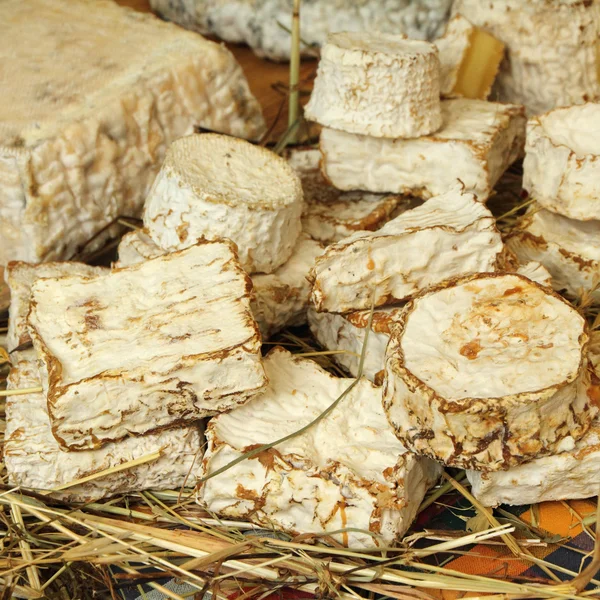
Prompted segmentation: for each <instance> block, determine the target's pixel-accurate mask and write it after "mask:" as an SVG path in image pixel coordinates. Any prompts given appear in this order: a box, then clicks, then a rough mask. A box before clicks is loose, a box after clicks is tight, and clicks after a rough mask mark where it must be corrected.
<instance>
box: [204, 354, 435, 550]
mask: <svg viewBox="0 0 600 600" xmlns="http://www.w3.org/2000/svg"><path fill="white" fill-rule="evenodd" d="M265 370H266V372H267V376H268V378H269V386H268V388H267V389H266V390H265V392H264V393H263V394H261V395H260V396H258V397H257V398H256V399H255V400H254V401H253V402H252V403H251V404H250V405H248V406H247V407H241V408H240V409H236V410H233V411H231V412H229V413H227V414H224V415H220V416H219V417H216V418H214V419H212V420H211V421H210V423H209V425H208V427H207V440H208V446H207V451H206V454H205V457H204V460H203V462H202V469H201V472H200V476H204V475H208V474H210V473H212V472H214V471H215V470H216V469H218V468H220V467H222V466H224V465H225V464H227V463H229V462H230V461H232V460H234V459H236V458H239V457H240V456H241V455H242V454H243V453H244V452H245V451H247V450H249V449H251V448H255V447H256V446H257V445H259V444H265V443H269V442H273V441H275V440H276V439H279V438H281V437H283V436H284V435H287V434H290V433H292V432H294V431H297V430H299V429H300V428H301V427H303V426H304V425H307V424H308V423H309V422H311V421H312V420H313V419H314V418H315V417H317V416H318V415H319V414H321V413H322V412H323V411H324V410H325V409H326V408H327V407H328V406H329V405H331V404H332V403H333V402H334V401H335V400H336V399H337V398H338V397H339V396H340V395H341V394H342V393H343V392H344V390H346V389H347V388H348V386H349V385H350V384H351V383H352V380H351V379H341V378H337V377H333V376H332V375H330V374H329V373H327V372H326V371H324V370H323V369H321V368H320V367H319V366H318V365H317V364H316V363H314V362H312V361H310V360H307V359H303V358H298V357H294V356H293V355H291V354H290V353H289V352H287V351H285V350H282V349H281V348H277V349H275V350H273V351H272V352H271V353H270V354H269V355H268V356H267V358H266V360H265ZM366 417H368V418H366ZM439 473H440V467H439V465H437V464H436V463H434V462H433V461H429V460H426V459H425V460H423V459H422V458H418V457H415V456H413V455H411V454H409V453H408V452H406V450H405V449H404V448H403V447H402V445H401V444H400V443H399V442H398V440H397V439H396V438H395V436H394V434H393V432H392V430H391V428H390V426H389V424H388V423H387V421H386V418H385V415H384V413H383V409H382V407H381V391H380V389H379V388H376V387H375V386H373V385H372V384H371V383H369V382H368V381H366V380H365V379H362V380H360V381H359V382H358V384H357V385H356V386H355V387H354V389H353V390H352V391H351V392H349V393H348V395H347V396H346V397H345V398H344V399H343V400H342V402H341V403H340V405H339V406H337V407H336V408H335V409H334V410H333V411H332V412H331V414H329V415H328V416H327V417H326V418H324V419H322V420H321V421H320V422H319V423H317V424H315V425H314V426H313V427H311V428H310V429H308V430H307V431H306V432H305V433H303V434H301V435H298V436H296V437H293V438H291V439H290V440H288V441H286V442H283V443H281V444H278V445H277V446H276V447H274V448H273V449H271V450H267V451H265V452H263V453H262V454H259V455H258V456H256V457H255V458H253V459H250V460H243V461H241V462H239V463H238V464H236V465H234V466H233V467H231V468H230V469H229V470H228V471H226V472H224V473H223V474H221V475H217V476H215V477H213V478H211V479H208V480H207V481H205V482H203V483H201V484H200V491H199V500H200V502H201V503H202V504H203V505H204V506H206V507H207V508H208V510H210V511H211V512H215V513H218V514H220V515H222V516H224V517H228V518H244V519H249V520H250V521H252V522H254V523H258V524H261V525H265V526H269V527H274V528H276V529H282V530H284V531H288V532H290V533H292V534H301V533H316V534H323V533H330V534H331V535H332V536H333V537H334V539H335V540H337V541H338V542H341V543H342V544H344V545H348V546H351V547H373V546H382V545H383V546H387V545H390V544H391V543H392V542H393V541H394V539H395V538H397V537H398V536H401V535H402V534H403V533H404V532H405V531H406V529H407V528H408V527H409V526H410V523H411V521H412V519H413V518H414V516H415V513H416V511H417V509H418V506H419V504H420V503H421V501H422V499H423V497H424V495H425V493H426V491H427V489H428V488H429V487H430V486H431V485H433V483H435V481H436V479H437V478H438V476H439ZM346 528H348V529H349V530H348V531H347V532H346V533H333V532H335V531H338V530H340V529H346ZM356 529H358V530H362V531H356ZM369 532H370V533H369Z"/></svg>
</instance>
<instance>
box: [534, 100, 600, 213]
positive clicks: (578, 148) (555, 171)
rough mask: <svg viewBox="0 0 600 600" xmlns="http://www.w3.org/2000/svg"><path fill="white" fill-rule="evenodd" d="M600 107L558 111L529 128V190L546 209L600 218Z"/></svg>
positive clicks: (535, 120)
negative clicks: (599, 139)
mask: <svg viewBox="0 0 600 600" xmlns="http://www.w3.org/2000/svg"><path fill="white" fill-rule="evenodd" d="M598 127H600V104H592V103H587V104H583V105H580V106H571V107H568V108H557V109H555V110H553V111H551V112H549V113H546V114H544V115H540V116H537V117H532V118H531V119H529V121H528V123H527V140H526V143H525V161H524V162H523V187H524V188H525V189H526V190H527V191H528V192H529V195H530V196H531V197H532V198H535V200H536V201H537V202H538V203H539V204H541V205H542V206H543V207H544V208H547V209H548V210H551V211H552V212H555V213H559V214H561V215H564V216H566V217H569V218H571V219H578V220H580V221H590V220H592V219H600V144H598V141H597V138H596V135H595V131H596V130H597V129H598Z"/></svg>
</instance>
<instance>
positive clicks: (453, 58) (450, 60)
mask: <svg viewBox="0 0 600 600" xmlns="http://www.w3.org/2000/svg"><path fill="white" fill-rule="evenodd" d="M434 43H435V45H436V46H437V48H438V52H439V57H440V67H441V77H442V79H441V86H440V87H441V92H442V95H444V96H450V97H452V96H463V97H465V98H473V99H479V100H486V99H487V98H488V96H489V95H490V93H491V91H492V85H493V83H494V80H495V79H496V75H497V74H498V69H499V68H500V63H501V62H502V58H503V57H504V44H503V43H502V42H500V41H498V40H497V39H496V38H495V37H493V36H492V35H490V34H489V33H487V32H485V31H483V30H482V29H479V28H478V27H475V26H474V25H472V24H471V23H470V22H469V21H468V20H467V19H465V18H464V17H463V16H461V15H455V16H454V18H453V19H451V20H450V22H449V23H448V27H447V28H446V32H445V33H444V35H443V36H442V37H441V38H438V39H437V40H435V41H434Z"/></svg>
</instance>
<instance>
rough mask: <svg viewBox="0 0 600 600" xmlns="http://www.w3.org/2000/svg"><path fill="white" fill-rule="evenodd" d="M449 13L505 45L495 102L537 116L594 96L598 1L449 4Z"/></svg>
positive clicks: (463, 0) (598, 88)
mask: <svg viewBox="0 0 600 600" xmlns="http://www.w3.org/2000/svg"><path fill="white" fill-rule="evenodd" d="M453 12H454V14H456V13H460V14H461V15H463V16H464V17H466V18H467V19H469V21H471V23H473V24H474V25H477V26H478V27H481V28H482V29H484V30H485V31H487V32H489V33H491V34H492V35H494V36H495V37H496V38H497V39H499V40H500V41H501V42H503V43H504V44H505V45H506V57H505V59H504V61H503V63H502V66H501V68H500V73H499V74H498V77H497V79H496V85H495V86H494V91H493V95H494V97H495V98H497V99H498V100H499V101H501V102H516V103H518V104H524V105H525V106H526V107H527V111H528V112H529V113H530V114H539V113H543V112H546V111H548V110H551V109H553V108H555V107H557V106H570V105H572V104H581V103H583V102H586V101H588V100H593V99H595V98H597V97H598V95H599V94H600V81H599V79H598V46H597V43H598V37H599V36H600V2H598V0H527V2H524V1H523V0H485V1H483V0H455V2H454V5H453Z"/></svg>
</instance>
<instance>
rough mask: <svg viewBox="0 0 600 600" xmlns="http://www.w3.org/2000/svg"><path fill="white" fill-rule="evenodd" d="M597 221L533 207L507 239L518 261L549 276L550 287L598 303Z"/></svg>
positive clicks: (599, 232)
mask: <svg viewBox="0 0 600 600" xmlns="http://www.w3.org/2000/svg"><path fill="white" fill-rule="evenodd" d="M599 239H600V221H575V220H573V219H568V218H567V217H563V216H561V215H557V214H555V213H552V212H550V211H548V210H544V209H543V208H540V207H539V206H536V205H535V204H534V205H533V206H532V210H531V211H530V212H529V213H528V214H527V215H525V217H524V218H523V219H521V221H520V222H519V223H517V225H516V227H515V229H514V231H513V232H511V234H510V235H509V236H508V237H507V240H506V244H507V246H508V247H509V248H510V249H511V250H512V251H513V252H514V253H515V254H516V255H517V256H518V257H519V259H520V260H522V261H528V260H535V261H538V262H540V263H541V264H542V265H544V267H545V268H546V269H547V270H548V272H549V273H550V274H551V275H552V287H553V288H554V289H555V290H557V291H565V292H566V293H567V294H568V295H569V296H571V297H572V298H574V299H581V298H582V297H583V296H584V295H585V296H588V297H589V300H591V301H592V302H594V303H598V302H600V290H599V289H598V285H599V283H600V246H599V245H598V240H599Z"/></svg>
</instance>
